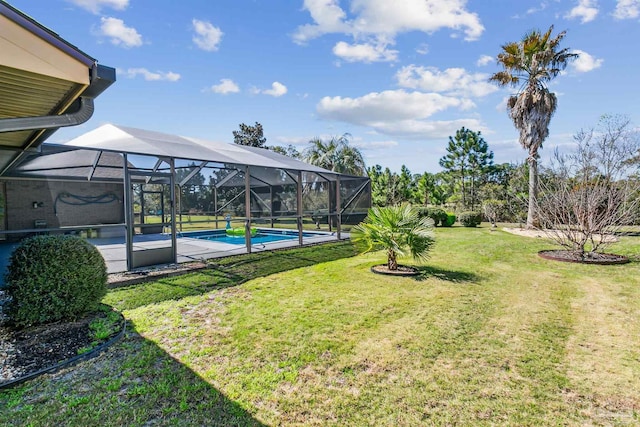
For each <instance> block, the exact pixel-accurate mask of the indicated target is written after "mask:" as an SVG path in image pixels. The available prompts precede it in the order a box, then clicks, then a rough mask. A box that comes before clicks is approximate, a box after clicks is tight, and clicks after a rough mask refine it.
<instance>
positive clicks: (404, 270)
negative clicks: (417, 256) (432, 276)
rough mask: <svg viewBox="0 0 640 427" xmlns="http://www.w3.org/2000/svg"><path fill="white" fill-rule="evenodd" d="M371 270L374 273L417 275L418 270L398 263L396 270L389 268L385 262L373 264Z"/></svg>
mask: <svg viewBox="0 0 640 427" xmlns="http://www.w3.org/2000/svg"><path fill="white" fill-rule="evenodd" d="M371 271H372V272H374V273H376V274H386V275H389V276H417V275H418V274H420V271H419V270H417V269H416V268H413V267H409V266H407V265H399V266H398V269H397V270H389V267H388V266H387V264H381V265H374V266H373V267H371Z"/></svg>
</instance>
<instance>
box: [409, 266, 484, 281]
mask: <svg viewBox="0 0 640 427" xmlns="http://www.w3.org/2000/svg"><path fill="white" fill-rule="evenodd" d="M415 268H416V269H417V270H418V271H419V272H420V274H418V275H417V276H415V279H416V280H417V281H423V280H427V279H429V278H431V277H435V278H436V279H440V280H444V281H447V282H453V283H477V282H478V281H479V280H480V276H478V275H477V274H474V273H468V272H466V271H451V270H443V269H441V268H436V267H430V266H422V267H415Z"/></svg>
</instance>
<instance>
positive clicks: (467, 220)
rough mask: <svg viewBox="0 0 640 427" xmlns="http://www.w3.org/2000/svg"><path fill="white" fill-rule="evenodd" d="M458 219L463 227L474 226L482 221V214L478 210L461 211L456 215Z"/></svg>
mask: <svg viewBox="0 0 640 427" xmlns="http://www.w3.org/2000/svg"><path fill="white" fill-rule="evenodd" d="M458 221H460V224H462V225H464V226H465V227H475V226H477V225H480V223H481V222H482V214H481V213H480V212H471V211H469V212H462V213H461V214H460V215H458Z"/></svg>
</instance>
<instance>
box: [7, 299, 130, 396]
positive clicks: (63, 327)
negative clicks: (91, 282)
mask: <svg viewBox="0 0 640 427" xmlns="http://www.w3.org/2000/svg"><path fill="white" fill-rule="evenodd" d="M0 297H1V295H0ZM0 308H1V307H0ZM0 312H1V310H0ZM106 317H107V314H106V313H104V312H103V311H98V312H94V313H89V314H88V315H86V316H85V317H84V318H82V319H78V320H76V321H73V322H57V323H52V324H47V325H41V326H36V327H31V328H26V329H23V330H14V329H13V328H11V327H9V326H7V325H4V324H0V361H2V363H1V366H0V387H1V386H2V385H3V384H6V383H10V382H13V381H15V380H17V379H19V378H22V377H24V376H27V375H29V374H32V373H35V372H38V371H41V370H43V369H46V368H50V367H53V366H55V365H57V364H58V363H61V362H64V361H66V360H68V359H71V358H72V357H75V356H77V355H78V350H80V349H82V348H87V347H89V346H93V347H95V346H96V345H98V344H101V343H103V342H107V341H109V340H110V339H111V338H113V337H115V336H117V335H118V334H119V333H120V332H121V329H118V330H117V331H114V333H113V334H112V336H111V337H108V338H106V339H105V340H103V341H102V342H101V343H95V342H94V340H93V333H92V331H91V330H90V329H89V324H90V323H91V322H92V321H93V320H95V319H99V318H106ZM0 320H2V319H0Z"/></svg>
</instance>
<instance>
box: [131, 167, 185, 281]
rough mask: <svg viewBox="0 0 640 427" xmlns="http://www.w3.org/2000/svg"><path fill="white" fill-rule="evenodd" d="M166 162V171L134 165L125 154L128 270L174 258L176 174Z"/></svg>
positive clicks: (175, 256)
mask: <svg viewBox="0 0 640 427" xmlns="http://www.w3.org/2000/svg"><path fill="white" fill-rule="evenodd" d="M167 162H168V163H169V165H170V170H171V172H169V173H167V172H160V171H157V170H148V169H133V168H130V167H129V165H128V164H127V161H126V155H125V180H124V186H125V192H124V193H125V224H126V235H125V241H126V251H127V270H132V269H134V268H138V267H147V266H151V265H158V264H170V263H175V262H177V243H176V229H175V223H176V212H175V203H174V201H175V183H174V175H175V174H174V172H173V161H172V160H167ZM154 169H157V168H154Z"/></svg>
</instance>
